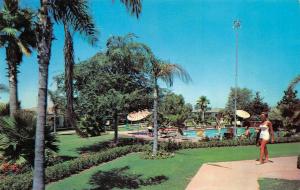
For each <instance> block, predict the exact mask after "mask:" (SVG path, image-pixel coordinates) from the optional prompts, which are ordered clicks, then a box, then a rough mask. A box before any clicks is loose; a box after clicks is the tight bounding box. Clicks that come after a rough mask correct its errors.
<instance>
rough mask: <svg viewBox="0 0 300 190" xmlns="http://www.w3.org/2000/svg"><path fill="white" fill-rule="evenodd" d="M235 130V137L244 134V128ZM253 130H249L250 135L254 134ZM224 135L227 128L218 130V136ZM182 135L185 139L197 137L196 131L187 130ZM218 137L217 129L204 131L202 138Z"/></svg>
mask: <svg viewBox="0 0 300 190" xmlns="http://www.w3.org/2000/svg"><path fill="white" fill-rule="evenodd" d="M236 129H237V135H238V136H240V135H242V134H244V133H245V128H236ZM254 132H255V129H254V128H250V133H254ZM224 133H227V128H222V129H221V130H220V135H222V136H224ZM183 135H184V136H186V137H198V136H197V130H187V131H183ZM218 135H219V131H218V130H217V129H205V130H204V136H205V137H208V138H212V137H216V136H218Z"/></svg>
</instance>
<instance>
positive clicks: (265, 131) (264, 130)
mask: <svg viewBox="0 0 300 190" xmlns="http://www.w3.org/2000/svg"><path fill="white" fill-rule="evenodd" d="M260 119H261V123H260V126H259V128H260V130H261V132H260V135H259V141H260V157H259V164H263V163H266V162H269V153H268V148H267V144H268V142H269V141H270V137H271V143H274V131H273V127H272V123H271V122H270V121H269V120H268V114H267V113H266V112H263V113H262V114H261V115H260ZM264 157H265V161H264V160H263V158H264Z"/></svg>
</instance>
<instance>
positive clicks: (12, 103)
mask: <svg viewBox="0 0 300 190" xmlns="http://www.w3.org/2000/svg"><path fill="white" fill-rule="evenodd" d="M7 64H8V77H9V113H10V116H11V117H13V116H14V115H15V114H16V112H17V110H18V89H17V83H18V81H17V68H16V67H17V65H16V64H15V63H13V62H12V61H7Z"/></svg>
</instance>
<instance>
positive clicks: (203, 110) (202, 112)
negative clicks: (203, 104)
mask: <svg viewBox="0 0 300 190" xmlns="http://www.w3.org/2000/svg"><path fill="white" fill-rule="evenodd" d="M204 114H205V113H204V109H203V110H202V122H203V123H204Z"/></svg>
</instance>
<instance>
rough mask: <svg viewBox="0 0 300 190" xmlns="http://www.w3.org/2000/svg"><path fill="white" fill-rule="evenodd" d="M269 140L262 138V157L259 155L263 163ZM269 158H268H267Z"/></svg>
mask: <svg viewBox="0 0 300 190" xmlns="http://www.w3.org/2000/svg"><path fill="white" fill-rule="evenodd" d="M267 142H268V141H265V140H263V139H262V140H261V144H260V157H259V162H260V163H261V164H263V163H264V160H263V159H264V156H265V150H266V145H267ZM266 159H267V158H266Z"/></svg>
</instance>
